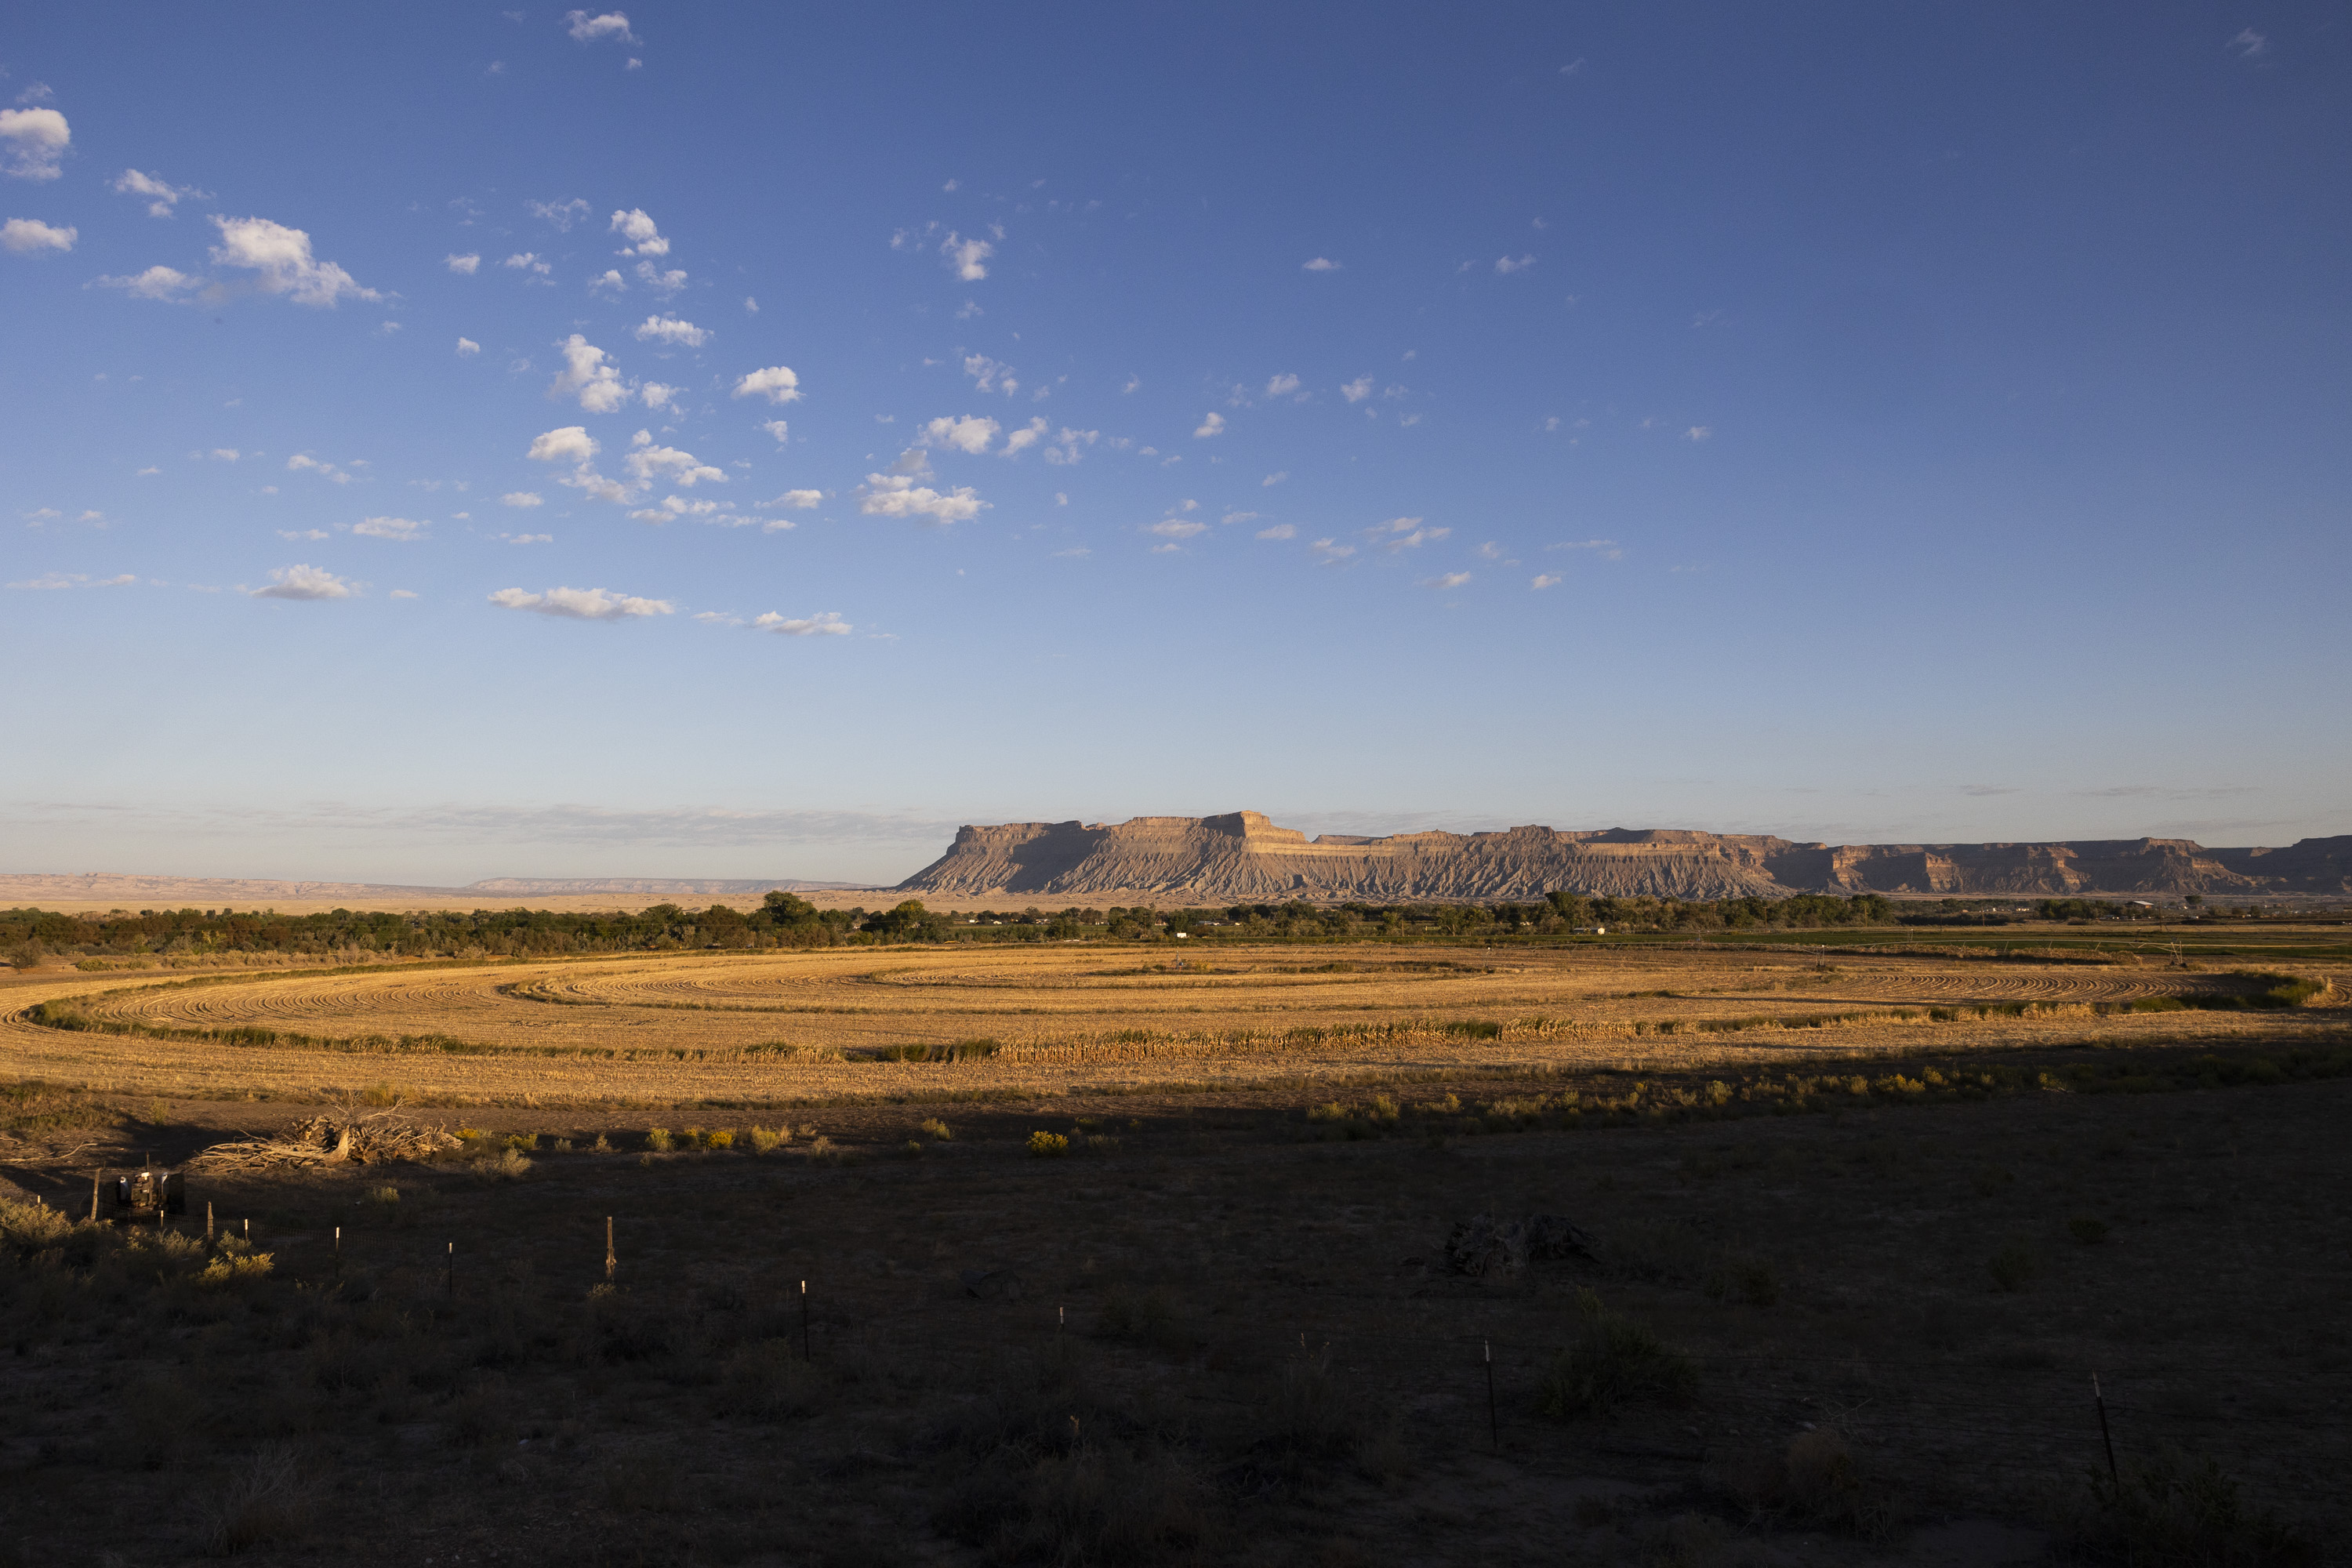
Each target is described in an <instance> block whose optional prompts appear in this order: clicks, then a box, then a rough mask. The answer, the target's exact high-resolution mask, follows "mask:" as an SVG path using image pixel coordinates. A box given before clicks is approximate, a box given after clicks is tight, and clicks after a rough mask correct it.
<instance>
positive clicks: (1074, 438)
mask: <svg viewBox="0 0 2352 1568" xmlns="http://www.w3.org/2000/svg"><path fill="white" fill-rule="evenodd" d="M1101 439H1102V432H1101V431H1099V430H1073V429H1071V428H1070V427H1069V426H1066V425H1065V426H1062V429H1061V432H1060V434H1058V435H1056V436H1055V437H1054V439H1053V440H1052V442H1051V443H1049V444H1048V445H1047V446H1046V447H1045V460H1046V461H1047V462H1049V463H1052V464H1054V465H1055V467H1057V468H1068V467H1069V466H1070V465H1071V464H1073V463H1076V461H1078V459H1079V458H1080V457H1081V456H1083V454H1082V453H1080V452H1079V450H1078V448H1079V447H1091V446H1093V445H1094V444H1095V443H1096V442H1097V441H1099V440H1101ZM1063 504H1064V505H1068V504H1069V503H1068V501H1067V500H1066V499H1065V500H1064V501H1063Z"/></svg>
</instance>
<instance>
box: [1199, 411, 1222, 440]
mask: <svg viewBox="0 0 2352 1568" xmlns="http://www.w3.org/2000/svg"><path fill="white" fill-rule="evenodd" d="M1224 430H1225V416H1223V415H1222V414H1218V413H1215V412H1213V411H1212V412H1211V413H1210V415H1209V416H1208V417H1207V418H1205V419H1203V420H1202V421H1201V426H1200V428H1199V429H1197V430H1195V431H1193V432H1192V435H1193V437H1194V438H1195V439H1200V438H1205V437H1210V436H1222V435H1223V434H1224Z"/></svg>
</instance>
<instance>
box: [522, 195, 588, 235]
mask: <svg viewBox="0 0 2352 1568" xmlns="http://www.w3.org/2000/svg"><path fill="white" fill-rule="evenodd" d="M522 205H523V207H524V210H526V211H527V212H529V213H530V216H533V217H536V218H544V219H546V220H547V221H548V222H549V223H551V224H553V225H554V226H555V228H556V232H557V233H559V234H569V233H571V232H572V225H573V224H575V223H578V222H579V221H580V220H581V219H582V218H584V217H586V216H588V204H587V203H586V202H584V201H583V200H581V199H580V198H579V197H578V196H574V197H572V199H571V200H570V201H568V202H531V201H527V202H525V203H523V204H522Z"/></svg>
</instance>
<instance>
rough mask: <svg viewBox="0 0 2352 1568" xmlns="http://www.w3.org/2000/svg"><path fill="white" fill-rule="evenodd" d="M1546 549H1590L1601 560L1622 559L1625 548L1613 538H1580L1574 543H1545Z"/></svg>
mask: <svg viewBox="0 0 2352 1568" xmlns="http://www.w3.org/2000/svg"><path fill="white" fill-rule="evenodd" d="M1544 548H1545V549H1546V550H1590V551H1591V552H1593V553H1594V554H1595V555H1598V556H1599V557H1601V560H1603V561H1622V560H1623V559H1624V558H1625V548H1624V546H1622V545H1621V544H1619V543H1618V542H1616V541H1615V540H1613V539H1580V540H1578V541H1576V542H1574V543H1561V544H1547V545H1545V546H1544Z"/></svg>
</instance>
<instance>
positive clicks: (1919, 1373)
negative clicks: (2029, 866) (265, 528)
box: [0, 921, 2352, 1564]
mask: <svg viewBox="0 0 2352 1568" xmlns="http://www.w3.org/2000/svg"><path fill="white" fill-rule="evenodd" d="M1906 934H1907V935H1908V936H1910V937H1911V938H1913V939H1914V940H1911V941H1909V942H1900V941H1895V940H1892V939H1891V937H1890V936H1889V933H1885V932H1882V933H1880V935H1881V938H1882V939H1884V940H1878V941H1869V940H1864V938H1862V937H1853V938H1851V939H1848V940H1840V939H1839V938H1838V936H1837V934H1836V933H1814V940H1813V941H1812V942H1811V943H1810V944H1801V943H1798V942H1785V941H1783V942H1773V941H1757V942H1744V943H1743V942H1726V941H1716V942H1697V943H1689V942H1684V943H1677V944H1674V945H1666V944H1663V943H1656V942H1617V941H1614V940H1609V941H1602V940H1594V939H1577V940H1560V941H1551V942H1541V941H1533V942H1493V941H1490V942H1434V941H1416V942H1324V943H1314V942H1302V943H1286V942H1247V941H1241V940H1219V939H1217V938H1214V937H1204V938H1203V939H1202V940H1198V941H1191V942H1179V941H1173V940H1168V939H1165V938H1163V939H1160V940H1156V941H1150V942H1111V941H1104V940H1099V939H1096V940H1087V941H1082V942H1042V943H1023V944H987V943H981V942H948V943H919V944H908V945H902V946H861V947H847V948H843V947H834V948H821V949H816V950H811V951H766V952H660V953H656V952H625V953H614V954H603V955H596V956H583V957H567V958H562V959H556V960H520V961H469V960H446V959H444V960H436V961H433V962H428V963H383V962H379V963H366V964H348V963H316V964H310V965H308V966H299V965H298V966H293V967H284V968H275V969H258V970H240V969H216V970H205V969H197V970H193V971H189V970H165V969H150V970H133V971H124V970H105V971H81V970H62V969H58V968H47V969H36V970H31V971H20V972H18V973H17V974H16V975H15V976H14V977H12V978H11V979H9V980H8V981H7V982H6V984H5V990H0V1073H5V1078H6V1079H7V1081H8V1086H9V1087H8V1088H7V1090H6V1093H7V1096H8V1099H7V1102H6V1115H5V1123H0V1126H5V1132H0V1174H5V1177H6V1179H7V1182H8V1186H7V1187H6V1188H0V1195H5V1198H6V1200H7V1207H6V1208H5V1226H6V1235H5V1246H6V1249H7V1258H8V1263H7V1266H6V1269H5V1273H0V1289H5V1292H6V1294H5V1298H0V1317H5V1321H7V1322H8V1323H9V1324H10V1325H11V1328H10V1336H11V1339H12V1344H11V1346H10V1351H9V1354H8V1356H7V1357H6V1358H5V1359H0V1366H5V1367H6V1368H7V1381H8V1387H9V1392H10V1394H11V1400H12V1406H13V1408H14V1409H16V1411H17V1412H18V1416H17V1419H16V1421H15V1422H14V1423H12V1425H11V1426H10V1427H9V1429H8V1431H7V1432H6V1434H5V1438H0V1509H5V1538H6V1540H7V1541H8V1542H11V1543H12V1545H13V1546H14V1549H16V1551H18V1552H20V1554H21V1555H22V1556H23V1557H24V1559H25V1560H26V1561H36V1560H42V1561H47V1560H58V1561H65V1560H70V1559H68V1558H65V1557H59V1556H58V1555H57V1554H58V1553H59V1552H68V1551H69V1550H70V1551H79V1552H83V1553H84V1555H85V1556H86V1555H87V1554H88V1552H89V1551H91V1550H97V1551H100V1552H102V1553H105V1554H107V1555H102V1556H101V1557H100V1558H99V1559H97V1560H99V1561H112V1562H121V1563H151V1562H152V1563H163V1562H182V1561H196V1560H201V1559H205V1558H208V1557H212V1556H218V1555H224V1554H234V1555H238V1556H241V1557H244V1558H246V1559H247V1560H250V1561H257V1562H287V1563H294V1562H308V1561H318V1560H327V1559H331V1560H334V1561H340V1562H362V1563H373V1562H383V1563H394V1562H399V1563H417V1562H425V1561H432V1562H493V1561H508V1562H570V1561H579V1562H583V1563H704V1562H708V1563H908V1562H936V1563H1026V1562H1045V1563H1180V1562H1198V1563H1227V1562H1232V1563H1330V1564H1341V1563H1470V1562H1562V1561H1566V1562H1593V1563H1615V1562H1645V1563H1690V1564H1701V1563H1759V1564H1760V1563H1820V1562H1831V1563H1865V1562H1885V1561H1894V1562H1912V1563H2032V1562H2042V1561H2054V1560H2077V1561H2117V1562H2123V1561H2134V1562H2166V1561H2177V1562H2200V1563H2203V1562H2210V1563H2224V1562H2227V1563H2238V1562H2247V1563H2254V1562H2296V1561H2332V1560H2334V1554H2335V1553H2336V1552H2337V1550H2338V1547H2337V1545H2336V1543H2337V1542H2340V1541H2341V1540H2342V1539H2344V1537H2345V1536H2346V1535H2347V1532H2352V1515H2347V1513H2346V1511H2345V1505H2344V1492H2343V1489H2342V1487H2341V1484H2340V1478H2341V1476H2342V1474H2343V1473H2344V1471H2345V1468H2346V1465H2347V1461H2352V1440H2347V1426H2346V1425H2345V1422H2344V1418H2343V1415H2342V1413H2341V1412H2342V1403H2343V1402H2342V1394H2343V1391H2344V1389H2345V1387H2346V1384H2347V1374H2352V1324H2348V1323H2347V1319H2346V1317H2345V1314H2344V1312H2343V1310H2342V1307H2341V1303H2342V1302H2343V1301H2344V1300H2347V1297H2352V1259H2347V1254H2346V1251H2345V1248H2344V1246H2343V1232H2342V1223H2343V1222H2342V1205H2341V1194H2342V1192H2343V1191H2345V1190H2346V1177H2347V1173H2352V1172H2347V1164H2352V1157H2347V1153H2346V1152H2345V1150H2346V1141H2345V1140H2344V1138H2343V1137H2342V1135H2341V1134H2342V1128H2343V1125H2344V1121H2345V1113H2346V1111H2347V1108H2352V1077H2347V1074H2352V1044H2347V1033H2346V1025H2347V1007H2346V1004H2347V991H2352V963H2347V958H2352V954H2347V952H2346V948H2345V944H2344V942H2343V941H2342V931H2341V928H2340V927H2335V926H2330V925H2325V924H2313V925H2302V924H2296V923H2294V922H2283V921H2261V922H2253V923H2252V924H2250V925H2249V926H2248V927H2246V928H2245V929H2243V930H2241V931H2230V932H2226V933H2223V934H2220V935H2217V934H2215V933H2214V932H2213V931H2210V929H2207V930H2202V931H2200V930H2196V929H2180V930H2174V931H2160V930H2155V929H2137V930H2135V931H2131V932H2130V933H2129V934H2128V936H2127V937H2126V938H2122V939H2117V940H2113V941H2102V942H2095V943H2093V942H2085V941H2084V935H2083V933H2082V932H2081V931H2079V930H2069V929H2067V928H2063V927H2062V928H2052V929H2050V930H2046V931H2038V932H2037V931H2033V930H2030V929H2029V930H2022V931H2015V932H2013V933H2012V932H2010V931H2003V932H2001V933H2000V936H2001V938H2002V940H2001V941H2000V942H1997V943H1995V942H1986V941H1978V942H1975V943H1974V944H1973V945H1970V944H1968V943H1964V942H1932V941H1927V940H1919V938H1920V937H1921V933H1918V932H1910V933H1906ZM1934 934H1935V933H1927V935H1928V936H1930V937H1932V936H1933V935H1934ZM1961 934H1963V935H1969V934H1980V933H1961ZM342 1129H350V1130H352V1131H354V1132H355V1133H356V1134H357V1137H356V1138H355V1140H354V1141H353V1142H352V1143H351V1144H350V1145H349V1150H348V1152H347V1154H346V1156H345V1157H343V1158H340V1159H339V1158H335V1157H333V1156H334V1151H335V1148H336V1146H337V1144H338V1143H339V1142H340V1136H339V1134H340V1130H342ZM390 1129H414V1130H423V1131H427V1132H430V1133H433V1134H435V1135H436V1137H437V1141H438V1142H440V1143H441V1144H442V1145H443V1147H442V1148H441V1149H439V1150H438V1151H437V1152H433V1153H432V1155H431V1157H429V1158H426V1159H423V1160H415V1159H389V1158H388V1159H372V1158H370V1157H369V1153H368V1151H369V1147H370V1145H369V1138H370V1136H371V1131H372V1130H373V1131H385V1130H390ZM148 1161H153V1162H156V1163H163V1164H169V1165H172V1166H173V1167H175V1168H184V1169H185V1171H186V1173H187V1174H186V1178H185V1179H186V1182H187V1192H188V1199H189V1206H188V1210H187V1212H186V1213H185V1214H184V1215H178V1216H174V1217H173V1219H172V1221H171V1223H170V1225H169V1226H156V1225H153V1224H152V1223H151V1224H148V1225H146V1226H137V1225H117V1224H100V1225H92V1224H90V1223H89V1222H88V1220H87V1218H86V1216H87V1215H88V1214H89V1210H90V1206H91V1192H92V1187H91V1182H92V1178H93V1175H94V1174H96V1173H97V1172H98V1171H99V1170H100V1168H108V1169H112V1170H116V1171H120V1170H121V1169H124V1168H127V1167H136V1166H138V1165H140V1164H141V1163H144V1162H148ZM1529 1216H1553V1217H1555V1218H1556V1219H1558V1220H1565V1221H1566V1222H1568V1223H1569V1224H1570V1226H1573V1227H1574V1237H1575V1240H1574V1244H1573V1245H1572V1246H1564V1245H1557V1244H1547V1243H1546V1242H1544V1241H1543V1240H1542V1239H1541V1238H1542V1237H1543V1236H1544V1235H1546V1234H1549V1232H1545V1231H1542V1230H1541V1229H1538V1230H1536V1231H1534V1232H1532V1233H1531V1232H1529V1231H1528V1230H1526V1229H1520V1230H1516V1231H1515V1230H1513V1229H1512V1226H1514V1225H1515V1224H1522V1225H1523V1223H1524V1222H1525V1221H1526V1220H1527V1219H1528V1217H1529ZM608 1223H609V1226H610V1235H611V1237H612V1238H613V1239H612V1247H613V1250H612V1252H611V1253H610V1254H609V1255H608V1253H607V1250H606V1247H607V1234H608V1231H607V1226H608ZM208 1228H209V1235H208V1234H207V1231H208ZM1530 1234H1534V1235H1535V1236H1536V1237H1537V1239H1536V1241H1535V1242H1534V1243H1533V1244H1532V1245H1530V1244H1529V1242H1528V1236H1529V1235H1530ZM608 1256H609V1258H610V1261H609V1262H608ZM264 1260H266V1261H264ZM2094 1376H2096V1377H2097V1378H2098V1379H2099V1384H2098V1388H2099V1397H2097V1398H2095V1397H2094V1394H2093V1384H2092V1380H2093V1377H2094ZM2102 1420H2104V1421H2105V1436H2102V1426H2101V1423H2102ZM2110 1444H2112V1445H2113V1448H2114V1454H2115V1458H2114V1462H2113V1464H2112V1466H2111V1465H2110V1462H2109V1458H2108V1446H2109V1445H2110ZM68 1512H69V1513H70V1514H71V1515H72V1516H73V1517H74V1518H75V1519H76V1520H77V1521H78V1522H75V1523H73V1524H71V1525H70V1526H68V1524H67V1523H66V1522H65V1521H66V1519H67V1517H68ZM92 1519H99V1520H103V1521H105V1523H104V1524H103V1525H102V1526H101V1527H98V1528H97V1530H96V1533H95V1534H94V1533H93V1527H92V1526H91V1525H90V1524H89V1521H90V1520H92ZM69 1540H70V1541H71V1542H73V1543H74V1544H72V1545H71V1546H70V1547H68V1541H69ZM2161 1552H2170V1553H2172V1555H2170V1556H2165V1555H2160V1554H2158V1553H2161Z"/></svg>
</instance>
